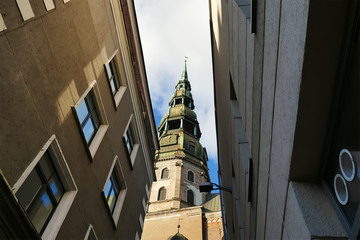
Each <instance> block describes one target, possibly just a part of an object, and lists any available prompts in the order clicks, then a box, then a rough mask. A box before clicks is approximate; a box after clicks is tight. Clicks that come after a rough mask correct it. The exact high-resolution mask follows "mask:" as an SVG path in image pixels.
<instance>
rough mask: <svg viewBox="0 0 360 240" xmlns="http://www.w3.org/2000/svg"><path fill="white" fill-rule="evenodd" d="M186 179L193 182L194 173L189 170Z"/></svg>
mask: <svg viewBox="0 0 360 240" xmlns="http://www.w3.org/2000/svg"><path fill="white" fill-rule="evenodd" d="M188 180H189V181H190V182H194V173H193V172H191V171H189V172H188Z"/></svg>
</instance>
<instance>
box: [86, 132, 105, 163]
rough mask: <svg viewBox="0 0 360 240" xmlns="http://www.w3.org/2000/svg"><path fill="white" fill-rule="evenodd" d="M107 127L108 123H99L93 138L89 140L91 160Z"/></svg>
mask: <svg viewBox="0 0 360 240" xmlns="http://www.w3.org/2000/svg"><path fill="white" fill-rule="evenodd" d="M108 128H109V125H101V126H100V127H99V129H98V130H97V132H96V134H95V137H94V139H93V140H92V141H91V144H90V146H88V150H89V154H90V157H91V161H92V160H93V158H94V157H95V154H96V152H97V150H98V149H99V146H100V143H101V142H102V140H103V138H104V136H105V133H106V132H107V130H108ZM85 144H86V143H85Z"/></svg>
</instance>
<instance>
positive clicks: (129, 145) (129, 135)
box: [124, 126, 134, 155]
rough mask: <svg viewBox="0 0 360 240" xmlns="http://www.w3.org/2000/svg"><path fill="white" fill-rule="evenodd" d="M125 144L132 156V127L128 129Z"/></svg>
mask: <svg viewBox="0 0 360 240" xmlns="http://www.w3.org/2000/svg"><path fill="white" fill-rule="evenodd" d="M124 137H125V143H126V147H127V150H128V153H129V155H131V152H132V150H133V149H134V138H133V133H132V130H131V126H129V127H128V129H127V130H126V133H125V136H124Z"/></svg>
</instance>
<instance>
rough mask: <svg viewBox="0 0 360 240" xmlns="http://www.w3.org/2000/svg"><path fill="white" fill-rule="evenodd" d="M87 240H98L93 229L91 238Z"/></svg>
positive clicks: (90, 234)
mask: <svg viewBox="0 0 360 240" xmlns="http://www.w3.org/2000/svg"><path fill="white" fill-rule="evenodd" d="M87 240H97V238H96V236H95V233H94V230H92V229H91V230H90V233H89V237H88V239H87Z"/></svg>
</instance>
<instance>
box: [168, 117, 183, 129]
mask: <svg viewBox="0 0 360 240" xmlns="http://www.w3.org/2000/svg"><path fill="white" fill-rule="evenodd" d="M180 126H181V120H180V119H177V120H172V121H168V130H173V129H179V128H180Z"/></svg>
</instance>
